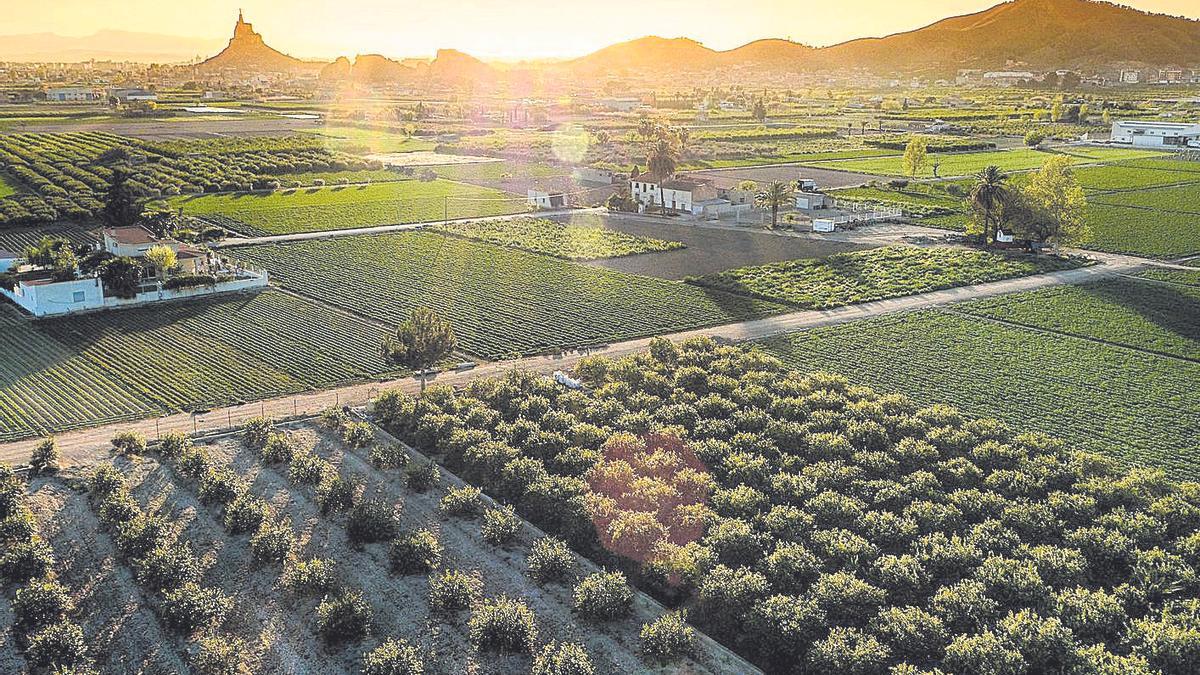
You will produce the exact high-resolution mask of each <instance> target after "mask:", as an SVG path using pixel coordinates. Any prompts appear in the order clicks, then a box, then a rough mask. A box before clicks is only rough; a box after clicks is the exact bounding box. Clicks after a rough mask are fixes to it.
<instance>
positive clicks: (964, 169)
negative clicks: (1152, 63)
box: [813, 148, 1161, 178]
mask: <svg viewBox="0 0 1200 675" xmlns="http://www.w3.org/2000/svg"><path fill="white" fill-rule="evenodd" d="M1055 154H1057V153H1051V152H1045V151H1041V150H1034V149H1031V148H1018V149H1016V150H994V151H987V152H964V153H951V154H931V155H929V159H928V161H927V163H926V166H925V168H924V170H923V171H922V172H921V173H920V174H918V176H917V177H918V178H931V177H933V163H934V162H935V161H937V162H940V164H939V166H938V175H939V176H966V175H970V174H974V173H977V172H979V171H981V170H982V169H983V168H984V167H987V166H990V165H995V166H998V167H1000V169H1001V170H1003V171H1027V170H1030V169H1037V168H1039V167H1041V166H1042V164H1045V162H1046V160H1047V159H1049V158H1051V157H1053V156H1054V155H1055ZM1064 154H1067V155H1068V156H1069V157H1070V158H1071V162H1072V163H1073V164H1090V163H1100V162H1117V161H1122V160H1127V159H1140V158H1149V157H1155V156H1158V155H1161V153H1157V152H1152V151H1148V150H1129V149H1123V148H1071V149H1069V150H1067V151H1066V152H1065V153H1064ZM813 166H818V167H823V168H826V169H839V170H841V171H853V172H856V173H869V174H877V175H882V176H904V175H907V172H906V171H905V169H904V158H903V157H901V156H892V157H879V158H870V159H852V160H841V161H820V162H813Z"/></svg>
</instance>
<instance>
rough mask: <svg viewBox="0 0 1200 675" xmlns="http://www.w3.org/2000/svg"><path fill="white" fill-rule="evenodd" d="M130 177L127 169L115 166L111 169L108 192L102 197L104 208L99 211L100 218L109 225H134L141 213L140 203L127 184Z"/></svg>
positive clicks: (130, 186) (131, 187)
mask: <svg viewBox="0 0 1200 675" xmlns="http://www.w3.org/2000/svg"><path fill="white" fill-rule="evenodd" d="M130 177H131V173H130V171H129V170H128V169H125V168H122V167H117V168H114V169H113V171H112V178H111V179H109V186H108V193H107V194H106V195H105V199H104V209H103V210H102V211H101V212H100V217H101V219H102V220H104V222H105V224H107V225H108V226H109V227H130V226H132V225H135V224H136V223H137V222H138V219H139V218H140V217H141V215H142V205H141V203H140V202H139V201H138V198H137V194H136V193H135V192H134V189H133V186H132V185H130V184H129V179H130Z"/></svg>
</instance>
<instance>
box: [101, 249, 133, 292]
mask: <svg viewBox="0 0 1200 675" xmlns="http://www.w3.org/2000/svg"><path fill="white" fill-rule="evenodd" d="M96 271H97V273H98V274H99V276H100V281H102V282H103V283H104V290H105V292H107V293H110V294H112V295H113V296H115V297H118V298H133V297H135V296H137V291H138V285H139V284H140V283H141V281H142V266H141V264H139V263H138V262H137V261H136V260H134V259H133V258H130V257H129V256H119V257H116V258H109V259H108V260H105V261H104V262H102V263H100V265H99V267H97V268H96Z"/></svg>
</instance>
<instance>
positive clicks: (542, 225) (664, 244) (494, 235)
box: [433, 216, 684, 260]
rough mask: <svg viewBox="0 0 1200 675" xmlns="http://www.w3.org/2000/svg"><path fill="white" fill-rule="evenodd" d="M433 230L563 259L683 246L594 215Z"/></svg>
mask: <svg viewBox="0 0 1200 675" xmlns="http://www.w3.org/2000/svg"><path fill="white" fill-rule="evenodd" d="M433 229H434V230H437V231H438V232H445V233H447V234H453V235H455V236H459V237H466V238H467V239H474V240H477V241H484V242H487V243H489V244H495V245H497V246H503V247H506V248H516V249H520V250H522V251H529V252H530V253H540V254H542V255H548V256H551V257H554V258H563V259H564V260H599V259H601V258H617V257H621V256H627V255H637V254H639V253H652V252H658V251H672V250H675V249H680V248H683V247H684V246H683V244H681V243H679V242H677V241H663V240H661V239H650V238H648V237H637V236H634V235H631V234H625V233H624V232H618V231H616V230H609V229H606V228H604V227H603V226H602V221H601V220H600V219H599V218H597V217H594V216H593V217H591V218H588V217H586V216H580V217H577V218H574V219H572V222H570V223H568V224H563V223H559V222H555V221H552V220H546V219H545V218H518V219H514V220H488V221H477V222H470V223H449V224H446V225H435V226H433Z"/></svg>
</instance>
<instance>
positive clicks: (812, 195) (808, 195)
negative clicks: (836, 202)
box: [796, 192, 833, 211]
mask: <svg viewBox="0 0 1200 675" xmlns="http://www.w3.org/2000/svg"><path fill="white" fill-rule="evenodd" d="M832 206H833V199H831V198H830V197H829V195H827V194H824V193H821V192H797V193H796V208H798V209H804V210H806V211H816V210H818V209H825V208H831V207H832Z"/></svg>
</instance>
